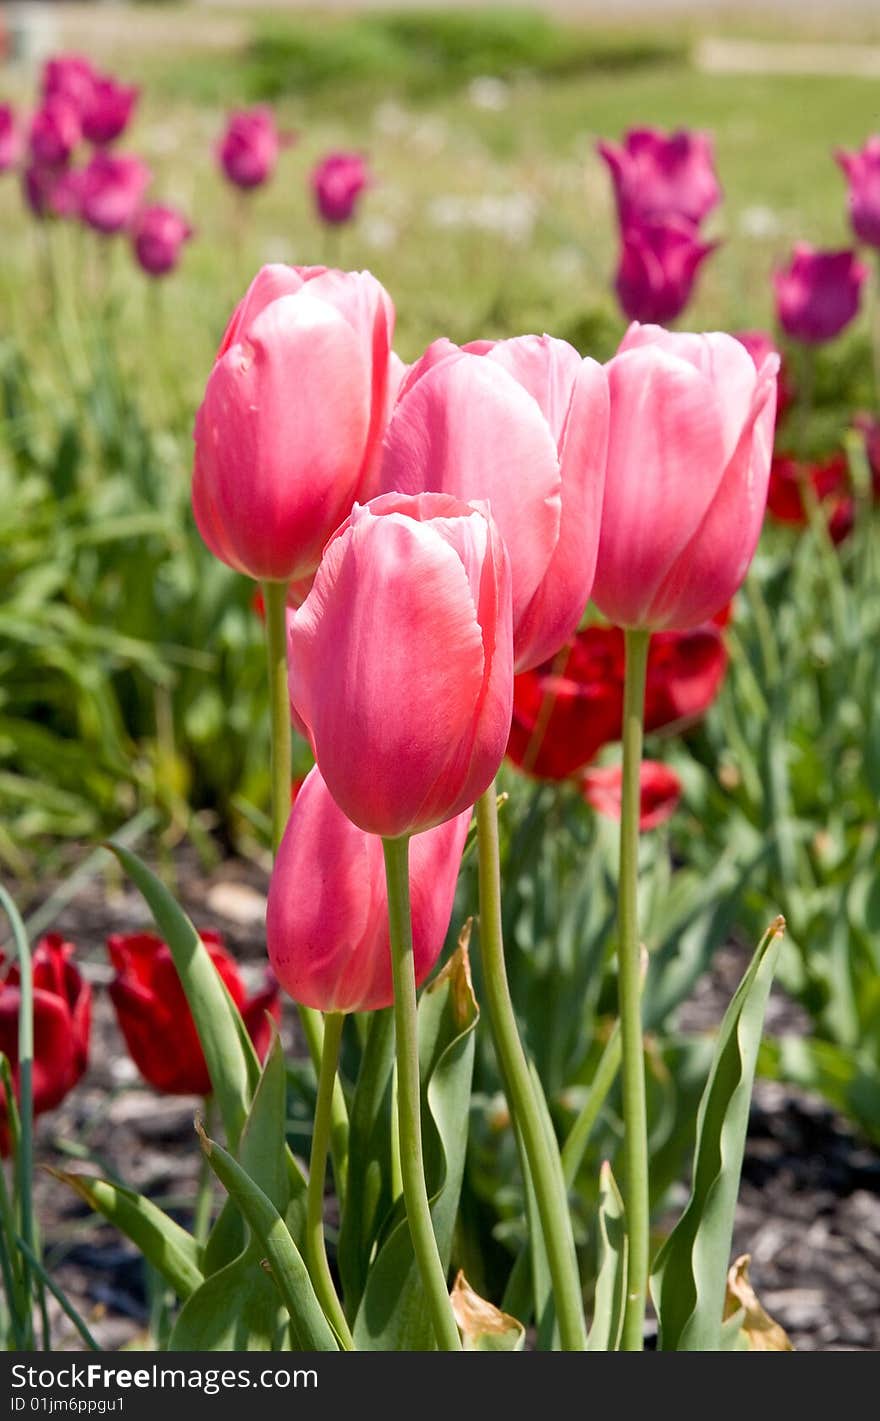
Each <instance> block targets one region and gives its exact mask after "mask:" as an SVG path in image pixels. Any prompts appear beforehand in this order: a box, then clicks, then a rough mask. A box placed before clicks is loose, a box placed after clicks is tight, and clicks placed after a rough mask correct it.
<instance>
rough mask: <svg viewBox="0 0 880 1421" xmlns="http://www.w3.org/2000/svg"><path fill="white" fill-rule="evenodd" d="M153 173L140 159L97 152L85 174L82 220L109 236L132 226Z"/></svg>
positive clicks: (84, 171) (83, 179)
mask: <svg viewBox="0 0 880 1421" xmlns="http://www.w3.org/2000/svg"><path fill="white" fill-rule="evenodd" d="M150 177H151V173H150V170H149V168H148V167H147V165H146V163H143V162H142V161H141V159H140V158H135V157H132V156H123V155H122V154H115V153H107V152H104V151H103V150H101V151H99V152H97V153H96V154H95V156H94V157H93V158H92V160H91V162H90V163H89V164H88V165H87V167H86V168H85V169H84V170H83V174H82V217H83V221H84V222H86V223H87V224H88V225H89V227H94V229H95V231H96V232H102V233H103V234H104V235H105V236H109V235H110V234H111V233H113V232H121V231H122V230H123V228H126V227H129V226H131V223H132V222H133V221H134V217H135V214H136V212H137V210H138V208H139V206H140V202H141V198H142V197H143V195H144V191H145V189H146V187H147V184H148V183H149V181H150Z"/></svg>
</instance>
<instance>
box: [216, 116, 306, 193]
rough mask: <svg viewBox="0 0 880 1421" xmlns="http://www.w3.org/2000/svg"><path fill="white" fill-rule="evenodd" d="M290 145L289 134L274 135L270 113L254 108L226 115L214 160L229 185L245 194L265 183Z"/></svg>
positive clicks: (291, 137) (274, 125) (273, 120)
mask: <svg viewBox="0 0 880 1421" xmlns="http://www.w3.org/2000/svg"><path fill="white" fill-rule="evenodd" d="M292 142H293V135H292V134H282V133H279V132H278V129H277V127H276V124H275V117H274V115H273V113H272V110H271V109H270V108H267V107H265V106H263V105H258V106H257V107H256V108H252V109H239V110H238V111H237V112H235V113H232V114H230V115H229V120H228V122H227V126H226V132H225V133H224V135H223V138H222V139H221V141H220V145H219V147H218V149H217V157H218V160H219V162H220V166H221V168H222V169H223V172H224V173H225V174H226V177H227V178H228V179H229V181H230V182H231V183H234V184H235V186H236V187H239V188H243V189H244V190H245V191H248V190H249V189H251V188H255V187H261V186H262V184H263V183H265V182H268V181H269V179H270V178H271V176H272V174H273V173H274V171H275V165H276V164H277V162H278V155H279V153H280V151H281V149H282V148H283V147H286V146H287V145H288V144H289V143H292Z"/></svg>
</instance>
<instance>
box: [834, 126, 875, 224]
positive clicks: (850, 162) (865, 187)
mask: <svg viewBox="0 0 880 1421" xmlns="http://www.w3.org/2000/svg"><path fill="white" fill-rule="evenodd" d="M834 156H835V158H836V159H837V161H838V163H839V164H840V166H841V168H842V169H843V171H844V172H845V173H846V177H847V181H848V183H849V194H848V203H849V220H850V222H851V223H852V227H853V231H854V232H855V234H856V236H857V237H858V238H859V240H860V241H862V242H867V244H868V246H869V247H880V134H875V135H874V136H873V138H869V139H868V141H867V143H866V144H865V146H864V148H862V149H861V151H860V152H858V153H845V152H844V151H843V149H838V150H837V152H836V153H835V155H834Z"/></svg>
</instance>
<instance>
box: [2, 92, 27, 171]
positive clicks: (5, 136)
mask: <svg viewBox="0 0 880 1421" xmlns="http://www.w3.org/2000/svg"><path fill="white" fill-rule="evenodd" d="M23 150H24V139H23V137H22V132H21V129H20V127H19V125H18V120H17V118H16V116H15V110H14V109H13V107H12V105H11V104H0V173H7V172H8V171H9V169H10V168H15V167H17V166H18V162H19V159H20V158H21V155H22V152H23Z"/></svg>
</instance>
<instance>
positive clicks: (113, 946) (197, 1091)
mask: <svg viewBox="0 0 880 1421" xmlns="http://www.w3.org/2000/svg"><path fill="white" fill-rule="evenodd" d="M199 936H200V937H201V939H202V942H203V943H204V945H205V947H206V948H207V951H208V955H209V956H210V958H211V961H212V962H213V964H214V966H215V967H216V969H217V972H218V973H219V975H220V977H221V978H222V980H223V983H224V985H225V986H226V988H227V989H228V991H229V995H230V996H231V997H232V1000H233V1001H234V1002H235V1005H236V1006H237V1007H238V1009H239V1011H240V1012H241V1015H242V1018H243V1020H244V1024H245V1026H246V1027H247V1030H248V1034H249V1036H250V1038H251V1040H252V1041H253V1043H254V1046H255V1047H256V1050H257V1054H258V1055H259V1056H260V1057H261V1058H262V1057H263V1056H264V1055H265V1054H266V1050H267V1048H268V1046H269V1039H270V1035H271V1027H270V1025H269V1022H268V1020H267V1016H266V1014H267V1012H268V1013H269V1014H270V1015H271V1016H274V1017H275V1019H276V1020H277V1019H278V1016H279V1008H278V989H277V987H276V986H275V984H274V983H270V984H268V985H267V986H266V987H265V988H264V989H263V990H262V991H261V992H258V993H257V994H256V995H255V996H253V997H250V998H249V997H248V996H247V993H246V991H245V986H244V983H243V981H242V979H241V976H240V974H239V971H238V966H237V964H236V962H235V959H234V958H233V957H232V956H231V955H230V954H229V953H228V952H227V951H226V948H225V947H224V946H223V941H222V939H221V937H220V935H219V933H214V932H203V933H200V934H199ZM107 949H108V952H109V954H110V961H111V962H112V963H113V966H114V968H115V970H116V975H115V977H114V978H113V981H112V982H111V983H110V986H109V989H108V990H109V993H110V1000H111V1001H112V1003H113V1005H114V1007H115V1009H116V1020H117V1021H118V1023H119V1028H120V1030H121V1032H122V1034H123V1036H124V1037H125V1044H126V1045H127V1047H128V1049H129V1051H130V1053H131V1057H132V1060H133V1061H134V1063H135V1065H136V1066H137V1068H138V1070H139V1071H140V1073H141V1075H142V1076H143V1077H144V1080H146V1081H147V1082H148V1083H149V1084H150V1085H151V1086H153V1087H154V1089H156V1090H161V1091H164V1092H166V1093H167V1094H169V1095H208V1094H209V1093H210V1090H211V1080H210V1077H209V1075H208V1067H207V1065H206V1064H205V1056H204V1052H203V1051H202V1046H201V1042H200V1041H199V1037H198V1033H197V1031H196V1026H195V1022H194V1021H193V1017H192V1012H191V1011H190V1009H189V1003H188V1002H187V1000H186V996H185V994H184V990H183V987H182V986H181V982H180V978H179V977H178V975H177V968H176V967H175V965H174V958H173V957H172V956H171V949H170V948H169V947H168V946H167V945H166V944H165V943H164V942H162V940H161V938H158V937H154V936H153V934H152V933H132V934H129V935H127V936H126V935H121V934H120V935H116V936H114V937H109V938H108V939H107Z"/></svg>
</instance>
